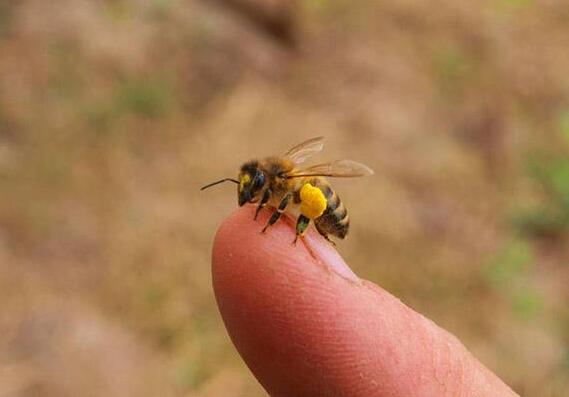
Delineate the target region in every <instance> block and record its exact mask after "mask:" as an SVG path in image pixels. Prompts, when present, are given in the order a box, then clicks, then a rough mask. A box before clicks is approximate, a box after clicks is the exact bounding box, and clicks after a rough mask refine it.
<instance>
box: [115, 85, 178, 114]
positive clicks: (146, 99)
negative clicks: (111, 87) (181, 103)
mask: <svg viewBox="0 0 569 397" xmlns="http://www.w3.org/2000/svg"><path fill="white" fill-rule="evenodd" d="M173 99H174V98H173V89H172V87H171V85H170V84H169V83H167V82H166V81H164V80H159V79H158V80H151V79H138V80H131V81H127V82H125V83H124V84H122V85H121V86H120V87H119V89H118V92H117V99H116V106H117V108H118V109H121V110H123V111H124V112H132V113H135V114H138V115H141V116H146V117H151V118H152V117H158V116H161V115H163V114H164V113H165V111H166V110H167V109H168V107H169V106H170V105H171V104H172V102H173Z"/></svg>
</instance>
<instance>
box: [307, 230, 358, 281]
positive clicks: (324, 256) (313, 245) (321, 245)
mask: <svg viewBox="0 0 569 397" xmlns="http://www.w3.org/2000/svg"><path fill="white" fill-rule="evenodd" d="M317 240H321V241H317ZM309 244H310V249H311V250H312V252H313V253H314V254H315V255H316V256H317V258H318V259H319V260H320V261H321V262H322V263H323V264H324V265H326V266H328V267H329V268H330V270H332V271H333V272H335V273H336V274H339V275H340V276H342V277H344V278H346V279H348V280H350V281H355V282H360V279H359V277H358V276H356V273H354V272H353V270H352V269H351V268H350V266H348V264H347V263H346V262H344V259H343V258H342V257H341V256H340V254H339V253H338V251H336V249H335V248H334V247H333V246H332V244H330V243H329V242H328V241H326V240H324V239H322V238H321V237H320V236H318V237H316V236H314V237H312V236H311V237H310V238H309Z"/></svg>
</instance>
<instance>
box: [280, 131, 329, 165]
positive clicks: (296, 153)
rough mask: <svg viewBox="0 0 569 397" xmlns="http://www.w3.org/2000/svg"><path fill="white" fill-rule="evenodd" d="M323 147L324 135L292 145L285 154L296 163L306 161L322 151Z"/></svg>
mask: <svg viewBox="0 0 569 397" xmlns="http://www.w3.org/2000/svg"><path fill="white" fill-rule="evenodd" d="M323 148H324V137H323V136H319V137H316V138H312V139H309V140H307V141H304V142H302V143H300V144H298V145H296V146H294V147H292V148H291V149H289V150H288V151H287V152H286V153H285V154H284V155H283V156H284V157H287V158H289V159H291V160H292V161H294V163H295V164H300V163H304V162H305V161H306V160H307V159H308V158H309V157H310V156H313V155H315V154H316V153H319V152H321V151H322V149H323Z"/></svg>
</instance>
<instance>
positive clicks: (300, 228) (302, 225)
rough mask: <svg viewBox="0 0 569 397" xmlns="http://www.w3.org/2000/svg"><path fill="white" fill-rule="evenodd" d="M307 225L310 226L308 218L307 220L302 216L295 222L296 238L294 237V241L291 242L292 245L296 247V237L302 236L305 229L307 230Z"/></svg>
mask: <svg viewBox="0 0 569 397" xmlns="http://www.w3.org/2000/svg"><path fill="white" fill-rule="evenodd" d="M308 225H310V218H307V217H305V216H304V215H300V216H299V217H298V219H297V220H296V236H295V237H294V241H293V242H292V243H293V244H295V245H296V241H297V240H298V236H304V233H305V232H306V229H308Z"/></svg>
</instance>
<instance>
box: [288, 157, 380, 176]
mask: <svg viewBox="0 0 569 397" xmlns="http://www.w3.org/2000/svg"><path fill="white" fill-rule="evenodd" d="M367 175H373V170H372V169H371V168H369V167H368V166H367V165H365V164H362V163H358V162H357V161H352V160H337V161H332V162H330V163H325V164H317V165H313V166H312V167H308V168H304V169H301V170H298V171H296V172H295V173H293V174H292V175H290V176H289V178H299V177H305V176H329V177H338V178H354V177H358V176H367Z"/></svg>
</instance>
